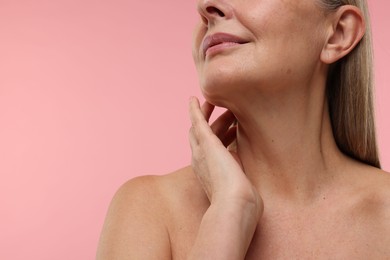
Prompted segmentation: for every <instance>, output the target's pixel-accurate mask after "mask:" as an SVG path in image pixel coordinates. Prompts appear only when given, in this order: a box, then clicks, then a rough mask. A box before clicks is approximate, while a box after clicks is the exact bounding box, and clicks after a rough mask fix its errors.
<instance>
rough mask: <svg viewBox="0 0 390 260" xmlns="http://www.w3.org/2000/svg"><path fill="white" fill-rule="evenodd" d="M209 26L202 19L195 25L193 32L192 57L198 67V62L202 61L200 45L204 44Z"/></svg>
mask: <svg viewBox="0 0 390 260" xmlns="http://www.w3.org/2000/svg"><path fill="white" fill-rule="evenodd" d="M206 31H207V28H206V27H205V26H204V24H203V23H202V22H201V21H200V22H198V24H197V25H196V26H195V28H194V30H193V34H192V58H193V60H194V62H195V65H196V66H197V67H198V64H199V62H200V58H201V57H200V56H199V55H200V51H199V50H200V46H201V44H202V40H203V37H204V35H205V34H206Z"/></svg>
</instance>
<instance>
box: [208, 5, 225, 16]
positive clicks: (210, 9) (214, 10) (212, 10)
mask: <svg viewBox="0 0 390 260" xmlns="http://www.w3.org/2000/svg"><path fill="white" fill-rule="evenodd" d="M206 11H207V12H208V13H209V14H218V15H219V16H220V17H225V14H224V13H223V12H222V11H221V10H219V9H218V8H216V7H214V6H209V7H207V8H206Z"/></svg>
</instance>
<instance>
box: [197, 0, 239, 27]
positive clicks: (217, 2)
mask: <svg viewBox="0 0 390 260" xmlns="http://www.w3.org/2000/svg"><path fill="white" fill-rule="evenodd" d="M198 12H199V14H200V16H201V18H202V21H203V23H205V25H207V26H210V25H211V24H213V23H215V21H217V20H219V19H229V18H231V17H232V15H233V9H232V7H231V6H230V5H229V4H227V3H226V0H198Z"/></svg>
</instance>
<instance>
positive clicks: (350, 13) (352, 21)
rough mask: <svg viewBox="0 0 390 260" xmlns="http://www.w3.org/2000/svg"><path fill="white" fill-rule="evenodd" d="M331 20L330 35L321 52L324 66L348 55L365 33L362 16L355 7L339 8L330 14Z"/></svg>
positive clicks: (345, 6)
mask: <svg viewBox="0 0 390 260" xmlns="http://www.w3.org/2000/svg"><path fill="white" fill-rule="evenodd" d="M331 19H332V24H331V26H332V27H331V29H330V34H329V37H328V39H327V41H326V42H325V45H324V48H323V50H322V52H321V61H322V62H324V63H326V64H332V63H334V62H336V61H338V60H340V59H341V58H343V57H344V56H346V55H347V54H348V53H350V52H351V51H352V50H353V49H354V48H355V46H356V45H357V44H358V43H359V42H360V40H361V39H362V38H363V36H364V34H365V31H366V24H365V21H364V16H363V14H362V12H361V11H360V9H359V8H357V7H356V6H352V5H344V6H341V7H340V8H339V9H338V10H337V11H336V12H335V13H333V14H331Z"/></svg>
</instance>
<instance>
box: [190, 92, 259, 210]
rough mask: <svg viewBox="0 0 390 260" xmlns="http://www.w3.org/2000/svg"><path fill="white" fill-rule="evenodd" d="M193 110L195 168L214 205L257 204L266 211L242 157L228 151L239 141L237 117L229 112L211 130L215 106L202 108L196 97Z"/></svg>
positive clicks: (216, 121) (193, 158) (207, 104)
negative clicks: (235, 122) (249, 178)
mask: <svg viewBox="0 0 390 260" xmlns="http://www.w3.org/2000/svg"><path fill="white" fill-rule="evenodd" d="M189 110H190V118H191V122H192V127H191V129H190V134H189V139H190V144H191V149H192V167H193V170H194V172H195V174H196V175H197V177H198V179H199V181H200V182H201V184H202V186H203V189H204V191H205V193H206V194H207V196H208V198H209V200H210V202H211V203H212V204H213V203H221V202H222V203H228V204H231V203H234V202H239V203H242V202H244V203H245V202H250V203H253V202H254V203H255V204H256V206H258V208H259V210H260V211H262V209H263V203H262V200H261V198H260V195H259V194H258V192H257V191H256V189H255V187H254V186H253V185H252V184H251V182H250V181H249V180H248V178H247V177H246V175H245V173H244V171H243V167H242V164H241V161H240V159H239V157H238V155H237V154H236V153H235V152H233V151H228V149H227V148H226V147H227V146H228V145H229V144H231V143H232V141H234V140H235V139H236V130H237V129H236V127H235V126H232V124H233V122H234V121H235V116H234V115H233V113H232V112H230V111H229V110H228V111H226V112H225V113H223V114H222V115H221V116H220V117H219V118H218V119H217V120H215V122H214V123H213V124H212V125H211V126H209V124H208V121H209V119H210V116H211V114H212V112H213V110H214V106H213V105H211V104H210V103H208V102H205V103H204V104H203V106H202V107H200V105H199V101H198V99H197V98H195V97H193V98H191V100H190V109H189Z"/></svg>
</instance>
